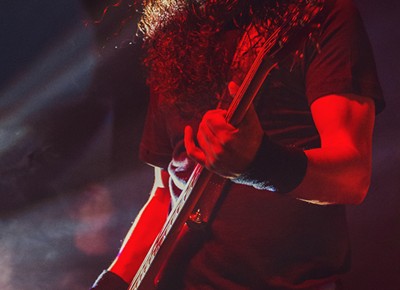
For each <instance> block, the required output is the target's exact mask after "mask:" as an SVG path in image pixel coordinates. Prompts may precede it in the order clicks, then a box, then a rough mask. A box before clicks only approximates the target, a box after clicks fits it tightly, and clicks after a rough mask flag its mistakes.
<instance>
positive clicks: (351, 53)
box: [306, 0, 384, 113]
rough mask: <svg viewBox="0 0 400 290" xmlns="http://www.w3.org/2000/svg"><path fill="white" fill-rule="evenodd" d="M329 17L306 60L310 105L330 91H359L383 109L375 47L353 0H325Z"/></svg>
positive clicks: (336, 92)
mask: <svg viewBox="0 0 400 290" xmlns="http://www.w3.org/2000/svg"><path fill="white" fill-rule="evenodd" d="M326 2H327V3H326V5H327V7H326V9H329V10H328V12H327V16H326V18H325V19H324V20H323V21H322V23H321V28H320V29H321V30H320V33H321V34H320V36H319V39H318V43H319V46H320V51H319V52H317V49H316V48H315V45H313V53H311V54H309V55H308V56H306V58H307V57H309V59H308V60H307V59H306V63H308V67H306V95H307V98H308V102H309V104H311V103H312V102H313V101H314V100H316V99H317V98H319V97H322V96H326V95H329V94H357V95H361V96H366V97H371V98H373V99H374V100H375V104H376V112H377V113H379V112H380V111H381V110H382V109H383V108H384V100H383V96H382V90H381V87H380V84H379V80H378V76H377V72H376V66H375V61H374V57H373V53H372V48H371V45H370V42H369V39H368V36H367V33H366V31H365V28H364V25H363V22H362V19H361V17H360V14H359V12H358V10H357V8H356V7H355V6H354V4H353V2H352V0H326Z"/></svg>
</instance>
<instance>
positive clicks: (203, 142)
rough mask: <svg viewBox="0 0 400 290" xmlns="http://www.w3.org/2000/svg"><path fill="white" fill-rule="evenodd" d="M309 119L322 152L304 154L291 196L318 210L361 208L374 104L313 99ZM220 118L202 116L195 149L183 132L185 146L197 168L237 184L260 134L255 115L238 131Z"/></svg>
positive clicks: (364, 100) (359, 98)
mask: <svg viewBox="0 0 400 290" xmlns="http://www.w3.org/2000/svg"><path fill="white" fill-rule="evenodd" d="M311 113H312V116H313V118H314V122H315V124H316V127H317V129H318V131H319V133H320V137H321V148H318V149H312V150H308V151H305V153H306V155H307V159H308V166H307V171H306V174H305V177H304V179H303V180H302V182H301V183H300V184H299V186H298V187H297V188H295V189H294V190H293V191H292V192H290V193H289V194H290V195H291V196H293V197H295V198H298V199H301V200H304V201H307V202H311V203H317V204H345V203H347V204H358V203H360V202H361V201H362V200H363V199H364V197H365V195H366V192H367V190H368V187H369V182H370V174H371V151H372V149H371V147H372V146H371V143H372V130H373V124H374V102H373V101H372V100H371V99H370V98H366V97H362V96H356V95H348V96H340V95H329V96H325V97H321V98H319V99H317V100H316V101H315V102H314V103H313V104H312V106H311ZM223 115H224V112H222V111H213V113H210V114H206V115H205V118H203V121H202V123H201V124H200V127H199V132H198V133H197V140H198V143H199V145H198V146H197V145H196V143H195V142H194V140H193V139H194V138H193V134H192V131H191V129H187V130H186V132H185V133H186V134H185V145H186V149H187V151H188V155H189V156H190V157H192V158H193V159H195V160H196V161H197V162H199V163H200V164H202V165H204V166H206V167H207V168H208V169H210V170H212V171H214V172H216V173H218V174H220V175H223V176H225V177H228V178H236V177H237V176H238V174H240V172H241V170H244V168H247V166H248V165H249V162H250V161H249V158H250V157H251V158H254V156H255V155H256V151H257V150H258V148H259V145H260V139H261V137H260V134H263V132H262V130H261V127H260V124H259V121H258V119H257V118H256V116H255V112H254V111H253V110H250V111H249V113H248V114H247V116H246V118H245V120H244V122H243V123H242V124H241V125H240V126H239V127H238V128H232V126H231V125H229V124H224V122H223V120H224V118H223ZM243 148H246V149H247V150H243ZM232 160H233V161H234V162H232Z"/></svg>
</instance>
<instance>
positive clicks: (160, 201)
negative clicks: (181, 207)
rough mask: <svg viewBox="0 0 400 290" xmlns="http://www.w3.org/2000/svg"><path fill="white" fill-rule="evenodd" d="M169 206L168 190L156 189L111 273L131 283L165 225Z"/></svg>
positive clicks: (135, 223) (139, 216)
mask: <svg viewBox="0 0 400 290" xmlns="http://www.w3.org/2000/svg"><path fill="white" fill-rule="evenodd" d="M169 204H170V198H169V192H168V189H166V188H156V189H154V192H153V194H152V195H151V197H150V199H149V200H148V202H147V203H146V205H145V206H144V207H143V209H142V210H141V212H140V214H139V215H138V217H137V218H136V220H135V222H134V223H133V224H132V227H131V229H130V230H129V232H128V234H127V235H126V237H125V240H124V242H123V245H122V247H121V250H120V251H119V253H118V256H117V257H116V258H115V260H114V262H113V263H112V264H111V266H110V267H109V268H108V270H109V271H111V272H113V273H115V274H117V275H118V276H120V277H121V278H122V279H124V281H126V282H127V283H130V282H131V280H132V279H133V277H134V275H135V274H136V272H137V270H138V269H139V267H140V265H141V263H142V261H143V259H144V257H145V256H146V254H147V252H148V250H149V248H150V247H151V245H152V243H153V241H154V239H155V238H156V236H157V235H158V233H159V232H160V230H161V228H162V226H163V225H164V222H165V220H166V217H167V215H168V210H169Z"/></svg>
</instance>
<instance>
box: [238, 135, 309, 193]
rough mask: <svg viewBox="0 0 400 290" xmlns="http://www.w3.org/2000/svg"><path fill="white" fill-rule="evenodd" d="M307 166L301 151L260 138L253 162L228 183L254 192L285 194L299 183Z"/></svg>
mask: <svg viewBox="0 0 400 290" xmlns="http://www.w3.org/2000/svg"><path fill="white" fill-rule="evenodd" d="M307 163H308V159H307V156H306V154H305V153H304V151H303V150H301V149H299V148H296V147H286V146H283V145H280V144H278V143H276V142H274V141H272V140H270V139H269V137H268V136H267V135H266V134H264V137H263V139H262V142H261V145H260V148H259V149H258V151H257V153H256V156H255V158H254V160H253V161H252V162H251V163H250V165H249V167H248V168H247V169H246V170H245V172H243V173H242V174H241V175H239V176H238V177H236V178H234V179H232V181H233V182H235V183H239V184H245V185H250V186H253V187H255V188H257V189H263V190H269V191H274V192H280V193H288V192H290V191H292V190H293V189H295V188H296V187H297V186H298V185H299V184H300V183H301V182H302V180H303V178H304V176H305V174H306V170H307Z"/></svg>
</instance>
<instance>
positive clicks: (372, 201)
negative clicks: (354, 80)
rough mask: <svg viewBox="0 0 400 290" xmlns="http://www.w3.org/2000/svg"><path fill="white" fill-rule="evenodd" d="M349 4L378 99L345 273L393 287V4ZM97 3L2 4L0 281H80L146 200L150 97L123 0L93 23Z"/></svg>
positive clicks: (397, 219)
mask: <svg viewBox="0 0 400 290" xmlns="http://www.w3.org/2000/svg"><path fill="white" fill-rule="evenodd" d="M114 2H116V1H114ZM356 2H357V3H358V6H359V8H360V11H361V13H362V16H363V18H364V22H365V25H366V28H367V31H368V33H369V35H370V39H371V42H372V45H373V48H374V52H375V57H376V62H377V66H378V72H379V76H380V80H381V83H382V86H383V90H384V94H385V97H386V101H387V107H386V109H385V111H384V112H383V113H382V114H380V115H379V116H378V117H377V121H376V129H375V135H374V159H373V165H374V171H373V178H372V186H371V189H370V193H369V195H368V197H367V199H366V200H365V202H364V203H363V204H362V205H360V206H350V207H348V218H349V228H350V235H351V238H352V251H353V269H352V271H351V272H350V273H349V274H348V275H346V276H345V277H344V283H345V286H346V289H349V290H359V289H362V290H399V289H400V277H399V276H400V275H399V273H400V165H399V161H400V153H399V149H398V146H399V144H400V142H399V141H400V130H399V126H400V114H399V113H398V112H397V111H398V110H399V109H400V100H399V98H398V97H397V93H398V91H399V90H400V85H399V83H400V82H399V79H398V76H399V73H400V58H399V56H398V52H399V51H400V28H399V26H400V21H399V20H398V15H399V14H400V2H399V1H397V0H383V1H379V2H378V1H368V0H357V1H356ZM110 3H111V4H112V3H113V2H111V1H109V3H108V4H110ZM104 7H105V2H104V1H103V2H102V1H100V0H98V1H96V0H85V1H83V0H82V1H79V0H58V1H50V0H41V1H38V0H31V1H21V0H15V1H6V2H4V3H2V5H1V8H0V41H1V45H0V233H1V234H0V289H4V290H21V289H30V290H35V289H41V290H43V289H72V290H75V289H76V290H81V289H88V287H89V286H90V284H91V283H92V281H93V280H94V279H95V277H96V276H97V275H98V274H99V273H100V272H101V270H102V269H103V268H104V267H106V266H108V264H109V263H110V262H111V260H112V258H113V256H114V255H115V254H116V251H117V249H118V247H119V245H120V240H121V239H122V238H123V236H124V234H125V232H126V231H127V230H128V228H129V226H130V222H131V221H132V220H133V219H134V217H135V215H136V214H137V212H138V210H139V209H140V207H141V205H142V204H143V202H144V201H145V200H146V198H147V192H149V189H150V186H151V183H152V171H151V169H150V168H148V167H147V166H145V165H143V164H141V163H140V162H139V161H138V159H137V149H138V142H139V139H140V135H141V130H142V124H143V118H144V113H145V108H146V103H147V91H146V89H145V86H144V81H143V72H142V71H141V68H140V66H139V59H140V56H141V50H140V44H129V40H130V39H131V37H132V35H134V32H135V31H134V30H135V29H134V25H133V23H134V21H135V19H127V21H125V22H124V24H123V25H120V22H121V21H122V20H123V19H125V18H127V15H131V14H130V13H129V11H130V10H129V7H128V6H127V4H126V3H125V2H123V3H122V4H121V7H120V8H119V9H116V8H114V7H111V8H110V9H109V11H108V13H107V14H106V16H107V17H106V18H105V19H104V20H103V21H102V22H101V24H98V25H96V24H94V23H93V19H99V18H100V16H101V11H102V10H103V9H104ZM84 20H92V21H91V22H90V21H89V24H88V25H85V21H84ZM120 28H121V29H120ZM115 47H117V48H115Z"/></svg>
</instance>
